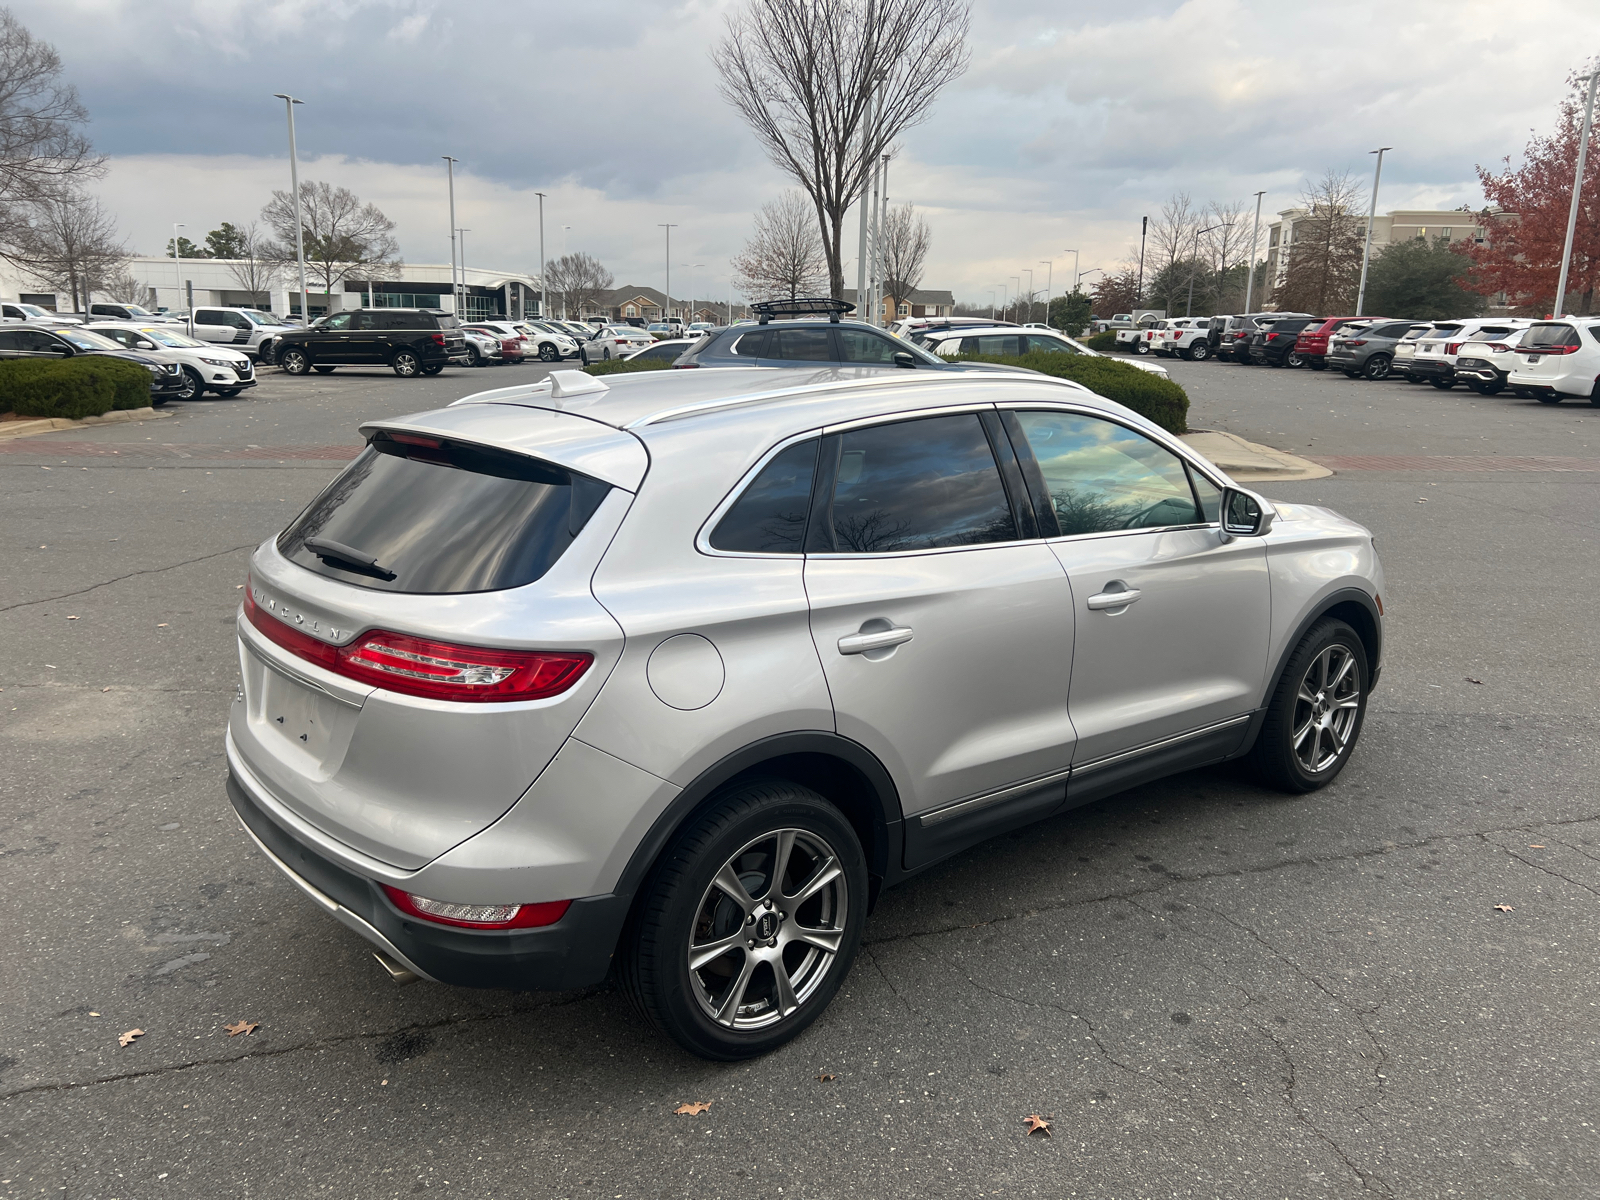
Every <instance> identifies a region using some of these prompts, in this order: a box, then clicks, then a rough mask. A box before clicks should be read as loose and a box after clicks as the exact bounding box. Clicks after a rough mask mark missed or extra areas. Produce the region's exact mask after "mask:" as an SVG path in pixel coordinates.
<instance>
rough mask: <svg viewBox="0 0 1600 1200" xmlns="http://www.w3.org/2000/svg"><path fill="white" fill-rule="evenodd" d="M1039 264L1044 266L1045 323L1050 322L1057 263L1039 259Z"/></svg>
mask: <svg viewBox="0 0 1600 1200" xmlns="http://www.w3.org/2000/svg"><path fill="white" fill-rule="evenodd" d="M1039 265H1040V266H1041V267H1043V268H1044V323H1045V324H1046V325H1048V324H1050V293H1051V291H1052V290H1054V284H1055V276H1056V264H1055V263H1054V262H1046V261H1045V260H1044V259H1042V258H1041V259H1040V260H1039Z"/></svg>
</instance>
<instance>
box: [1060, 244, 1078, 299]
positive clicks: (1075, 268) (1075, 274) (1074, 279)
mask: <svg viewBox="0 0 1600 1200" xmlns="http://www.w3.org/2000/svg"><path fill="white" fill-rule="evenodd" d="M1061 253H1063V254H1070V255H1072V290H1073V291H1077V290H1078V252H1077V251H1076V250H1063V251H1062V252H1061Z"/></svg>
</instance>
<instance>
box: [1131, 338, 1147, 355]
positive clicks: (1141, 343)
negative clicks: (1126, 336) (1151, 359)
mask: <svg viewBox="0 0 1600 1200" xmlns="http://www.w3.org/2000/svg"><path fill="white" fill-rule="evenodd" d="M1133 352H1134V353H1135V354H1149V353H1150V343H1149V342H1147V341H1145V340H1144V339H1143V338H1140V339H1139V340H1138V341H1137V342H1135V343H1134V344H1133Z"/></svg>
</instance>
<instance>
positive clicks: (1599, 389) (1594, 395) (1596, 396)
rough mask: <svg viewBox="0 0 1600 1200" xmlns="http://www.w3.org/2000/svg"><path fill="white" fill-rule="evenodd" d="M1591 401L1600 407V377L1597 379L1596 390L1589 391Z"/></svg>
mask: <svg viewBox="0 0 1600 1200" xmlns="http://www.w3.org/2000/svg"><path fill="white" fill-rule="evenodd" d="M1589 403H1590V404H1592V405H1594V406H1595V407H1596V408H1600V379H1597V380H1595V384H1594V391H1592V392H1590V393H1589Z"/></svg>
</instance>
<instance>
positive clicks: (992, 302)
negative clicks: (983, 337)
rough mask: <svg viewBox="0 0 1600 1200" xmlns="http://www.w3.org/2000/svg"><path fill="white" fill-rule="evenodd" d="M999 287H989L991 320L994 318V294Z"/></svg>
mask: <svg viewBox="0 0 1600 1200" xmlns="http://www.w3.org/2000/svg"><path fill="white" fill-rule="evenodd" d="M998 290H999V289H998V288H990V289H989V320H991V321H992V320H994V295H995V292H996V291H998Z"/></svg>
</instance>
